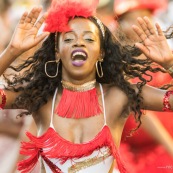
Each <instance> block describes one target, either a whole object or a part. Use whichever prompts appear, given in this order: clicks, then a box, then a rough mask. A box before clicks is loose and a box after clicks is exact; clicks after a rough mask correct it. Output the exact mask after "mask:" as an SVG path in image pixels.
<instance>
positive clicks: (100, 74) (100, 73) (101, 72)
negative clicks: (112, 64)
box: [96, 60, 103, 78]
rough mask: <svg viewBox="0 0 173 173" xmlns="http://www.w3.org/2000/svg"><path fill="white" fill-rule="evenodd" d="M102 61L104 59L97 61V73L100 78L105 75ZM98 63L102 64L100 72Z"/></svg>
mask: <svg viewBox="0 0 173 173" xmlns="http://www.w3.org/2000/svg"><path fill="white" fill-rule="evenodd" d="M102 62H103V60H101V61H97V62H96V71H97V75H98V76H99V78H102V77H103V70H102V65H101V63H102ZM98 63H99V65H100V72H99V69H98Z"/></svg>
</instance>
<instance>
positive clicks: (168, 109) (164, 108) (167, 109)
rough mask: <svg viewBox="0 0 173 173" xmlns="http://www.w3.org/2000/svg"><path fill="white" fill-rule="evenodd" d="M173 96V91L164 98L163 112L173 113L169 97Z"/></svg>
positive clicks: (168, 92)
mask: <svg viewBox="0 0 173 173" xmlns="http://www.w3.org/2000/svg"><path fill="white" fill-rule="evenodd" d="M171 94H172V95H173V91H167V92H166V93H165V95H164V98H163V106H164V107H163V111H167V112H171V111H173V110H171V105H170V103H169V97H170V95H171Z"/></svg>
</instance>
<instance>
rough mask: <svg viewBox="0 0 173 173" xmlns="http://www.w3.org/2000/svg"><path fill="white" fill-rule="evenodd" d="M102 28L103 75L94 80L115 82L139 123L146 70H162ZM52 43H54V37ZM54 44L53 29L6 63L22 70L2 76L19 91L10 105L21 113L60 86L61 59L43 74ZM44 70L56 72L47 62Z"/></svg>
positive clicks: (36, 106) (35, 107)
mask: <svg viewBox="0 0 173 173" xmlns="http://www.w3.org/2000/svg"><path fill="white" fill-rule="evenodd" d="M89 20H91V21H92V22H94V23H95V25H97V26H98V28H99V30H100V26H99V25H98V23H97V21H96V19H95V18H93V17H90V18H89ZM104 29H105V38H103V36H102V34H101V31H100V38H101V48H102V49H103V50H104V51H105V57H104V61H103V62H102V69H103V73H104V76H103V77H102V78H99V77H98V76H97V75H96V80H97V82H99V83H102V84H110V85H111V86H117V87H119V88H120V89H121V90H122V91H123V92H124V93H125V94H126V95H127V97H128V99H129V106H130V107H131V110H132V111H133V112H134V115H135V119H136V121H137V122H139V125H140V124H141V121H140V117H141V115H142V111H141V107H140V105H141V103H142V98H141V96H140V94H141V91H142V87H143V86H144V85H145V84H146V83H147V82H148V81H150V80H152V76H150V75H149V74H148V73H147V72H148V71H151V72H157V71H162V69H160V68H157V67H156V68H152V66H151V64H152V62H151V60H149V59H138V58H136V57H137V56H139V55H140V54H141V52H140V50H139V49H137V48H136V47H134V46H128V45H125V46H124V45H122V44H121V42H120V41H118V40H117V39H116V37H115V36H113V34H112V33H111V32H110V31H109V29H108V28H107V27H106V26H104ZM59 35H60V33H58V34H57V37H59ZM171 37H172V34H169V35H167V38H171ZM56 43H57V44H58V42H57V41H56ZM55 46H58V45H55V33H51V34H50V35H49V36H48V38H47V39H46V40H45V41H44V42H43V44H42V46H41V48H40V49H38V50H37V51H36V52H35V54H34V55H33V56H32V57H29V58H28V59H27V60H26V61H25V62H23V63H21V64H20V65H19V66H17V67H13V66H10V68H11V69H13V70H14V71H15V72H20V71H22V75H20V76H19V75H13V79H8V77H7V76H5V79H6V81H7V83H8V86H7V89H8V90H13V91H15V92H18V91H22V92H21V94H20V95H19V96H18V97H17V98H16V100H15V103H14V104H13V107H14V108H22V109H23V108H24V109H26V110H27V112H23V113H22V114H21V116H22V115H23V114H32V113H33V112H35V111H37V110H38V109H39V108H40V107H41V106H43V105H44V104H46V103H47V101H48V99H49V98H51V97H52V96H53V94H54V91H55V89H56V87H61V75H62V72H61V69H62V64H61V62H60V66H59V73H58V76H57V77H56V78H49V77H47V75H46V74H45V63H46V62H47V61H50V60H55ZM47 70H48V73H49V74H55V73H56V67H52V66H51V67H49V66H48V68H47ZM145 76H150V79H149V80H146V79H145ZM130 78H138V79H139V81H140V82H138V83H137V88H138V91H137V93H136V91H135V90H134V89H133V88H132V87H131V84H130V83H129V81H128V79H130ZM139 125H138V126H139Z"/></svg>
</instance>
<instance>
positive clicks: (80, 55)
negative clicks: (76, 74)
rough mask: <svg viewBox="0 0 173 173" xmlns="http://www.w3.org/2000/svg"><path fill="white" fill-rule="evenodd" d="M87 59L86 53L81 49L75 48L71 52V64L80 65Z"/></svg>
mask: <svg viewBox="0 0 173 173" xmlns="http://www.w3.org/2000/svg"><path fill="white" fill-rule="evenodd" d="M86 59H87V53H86V52H85V51H83V50H75V51H73V52H72V64H73V65H75V66H81V65H83V64H84V62H85V61H86Z"/></svg>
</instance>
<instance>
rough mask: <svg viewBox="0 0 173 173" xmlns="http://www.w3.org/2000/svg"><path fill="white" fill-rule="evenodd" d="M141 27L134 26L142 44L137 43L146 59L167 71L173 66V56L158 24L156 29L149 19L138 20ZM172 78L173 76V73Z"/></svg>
mask: <svg viewBox="0 0 173 173" xmlns="http://www.w3.org/2000/svg"><path fill="white" fill-rule="evenodd" d="M137 20H138V23H139V26H140V27H138V26H136V25H133V26H132V27H133V30H134V31H135V32H136V34H137V35H138V36H139V37H140V38H141V40H142V42H141V43H136V44H135V46H136V47H138V48H139V49H140V50H141V51H142V52H143V53H144V54H145V56H146V57H148V58H149V59H151V60H152V61H154V62H156V63H157V64H159V65H161V66H162V67H163V68H165V69H166V70H168V69H170V68H171V67H172V66H173V54H172V51H171V49H170V47H169V45H168V43H167V40H166V37H165V35H164V33H163V31H162V30H161V28H160V26H159V24H158V23H156V25H155V27H154V26H153V25H152V24H151V22H150V20H149V19H148V18H147V17H144V18H141V17H139V18H138V19H137ZM171 76H173V71H172V74H171Z"/></svg>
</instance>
